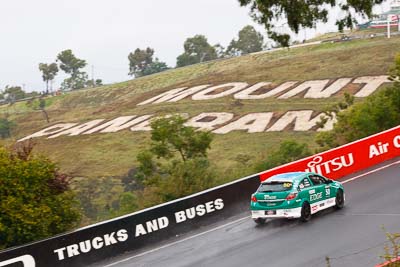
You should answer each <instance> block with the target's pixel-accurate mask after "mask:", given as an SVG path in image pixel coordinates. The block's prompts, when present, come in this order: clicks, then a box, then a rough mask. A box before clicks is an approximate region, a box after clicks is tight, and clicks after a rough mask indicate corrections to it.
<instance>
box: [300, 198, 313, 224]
mask: <svg viewBox="0 0 400 267" xmlns="http://www.w3.org/2000/svg"><path fill="white" fill-rule="evenodd" d="M310 219H311V207H310V204H309V203H308V202H304V203H303V206H301V217H300V220H301V221H302V222H308V221H309V220H310Z"/></svg>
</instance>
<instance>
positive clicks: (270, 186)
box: [258, 182, 293, 192]
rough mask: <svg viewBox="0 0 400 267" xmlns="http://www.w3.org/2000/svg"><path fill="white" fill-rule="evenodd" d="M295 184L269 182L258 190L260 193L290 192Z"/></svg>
mask: <svg viewBox="0 0 400 267" xmlns="http://www.w3.org/2000/svg"><path fill="white" fill-rule="evenodd" d="M292 186H293V184H292V183H291V182H269V183H263V184H261V185H260V187H259V188H258V192H282V191H289V190H291V189H292Z"/></svg>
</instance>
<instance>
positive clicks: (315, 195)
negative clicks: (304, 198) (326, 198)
mask: <svg viewBox="0 0 400 267" xmlns="http://www.w3.org/2000/svg"><path fill="white" fill-rule="evenodd" d="M321 198H322V192H319V193H316V194H312V195H310V201H314V200H318V199H321Z"/></svg>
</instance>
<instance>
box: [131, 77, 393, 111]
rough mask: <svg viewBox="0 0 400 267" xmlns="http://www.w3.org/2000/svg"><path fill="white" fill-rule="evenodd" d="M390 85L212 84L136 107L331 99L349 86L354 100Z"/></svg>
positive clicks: (375, 80) (379, 80) (361, 81)
mask: <svg viewBox="0 0 400 267" xmlns="http://www.w3.org/2000/svg"><path fill="white" fill-rule="evenodd" d="M388 82H390V80H389V79H388V76H386V75H381V76H363V77H358V78H354V79H353V78H339V79H337V80H329V79H326V80H314V81H305V82H302V83H300V84H299V82H296V81H291V82H285V83H282V84H280V85H278V86H276V87H273V86H272V83H270V82H259V83H256V84H254V85H252V86H250V87H248V86H249V85H248V84H247V83H245V82H232V83H225V84H220V85H216V86H211V87H209V86H210V85H209V84H206V85H198V86H195V87H191V88H187V87H181V88H176V89H172V90H169V91H167V92H164V93H162V94H159V95H156V96H155V97H152V98H150V99H147V100H145V101H143V102H141V103H139V104H137V105H138V106H143V105H147V104H159V103H163V102H177V101H180V100H182V99H184V98H186V97H189V96H192V97H191V99H192V100H196V101H198V100H210V99H216V98H221V97H226V96H229V95H232V94H233V98H234V99H243V100H254V99H264V98H268V97H275V98H277V99H288V98H291V97H294V96H296V95H298V94H300V93H304V92H305V95H304V98H329V97H331V96H333V95H334V94H336V93H338V92H339V91H341V90H342V89H344V88H345V87H346V86H348V85H350V84H352V85H355V86H358V87H359V88H358V90H357V92H356V93H355V94H354V96H355V97H366V96H369V95H370V94H372V93H373V92H374V91H375V90H376V89H378V88H379V86H381V85H382V84H384V83H388ZM295 85H297V86H295ZM294 86H295V87H294ZM262 89H263V90H262ZM260 90H262V91H263V92H262V93H257V91H260ZM265 91H266V92H265Z"/></svg>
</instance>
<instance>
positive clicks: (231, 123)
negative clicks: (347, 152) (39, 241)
mask: <svg viewBox="0 0 400 267" xmlns="http://www.w3.org/2000/svg"><path fill="white" fill-rule="evenodd" d="M313 112H314V111H313V110H299V111H288V112H286V113H285V114H283V115H281V117H280V118H279V119H278V120H277V121H276V122H275V123H274V124H272V126H271V127H270V128H269V129H268V124H270V121H271V119H272V117H274V112H260V113H250V114H247V115H244V116H242V117H239V118H235V115H234V114H233V113H228V112H206V113H201V114H199V115H197V116H195V117H193V118H191V119H190V118H189V119H188V122H187V123H186V125H189V126H192V127H195V128H198V129H199V130H213V133H217V134H226V133H229V132H232V131H243V130H244V131H246V132H248V133H259V132H265V131H267V132H270V131H282V130H283V129H285V128H287V127H288V126H289V125H290V124H291V123H292V122H293V121H294V129H293V130H294V131H308V130H310V129H312V128H313V127H314V126H315V123H316V122H317V121H318V120H319V117H320V116H322V113H321V114H318V115H316V116H315V117H314V118H313V119H311V115H312V114H313ZM180 115H181V116H183V117H187V114H185V113H183V114H180ZM153 116H154V114H150V115H142V116H140V117H138V118H136V119H133V120H132V121H128V122H126V124H127V125H128V124H129V126H131V125H132V124H134V123H136V124H135V125H133V126H132V127H131V128H129V129H130V131H132V132H137V131H151V127H150V122H151V120H152V119H154V118H152V117H153ZM276 116H277V114H276ZM132 117H136V116H132ZM124 120H127V116H123V117H119V118H116V119H113V120H111V121H108V122H105V123H103V124H101V125H98V123H99V122H101V121H103V119H100V120H93V121H89V122H86V123H83V124H81V125H78V126H75V125H76V123H60V124H56V125H54V126H50V127H48V128H46V129H43V130H41V131H39V132H36V133H34V134H32V135H29V136H26V137H24V138H22V139H20V140H18V142H20V141H23V140H26V139H30V138H34V137H41V136H49V137H48V138H56V137H59V136H62V135H69V136H74V135H80V134H82V135H84V134H96V133H108V132H117V131H120V130H123V129H126V128H127V127H125V124H122V125H120V126H119V127H117V128H111V129H110V131H104V130H103V131H99V130H100V129H104V128H106V127H109V126H110V125H111V127H114V126H115V125H117V123H115V122H116V121H117V122H119V123H121V122H122V121H124ZM111 122H114V123H115V124H114V123H113V124H112V123H111ZM226 123H228V124H227V125H225V126H222V127H218V126H219V125H223V124H226ZM333 123H334V121H329V120H328V122H327V123H326V124H325V127H324V128H323V129H320V130H322V131H328V130H331V129H332V126H333ZM72 126H75V127H73V128H71V127H72ZM60 129H61V130H60ZM106 129H108V128H106ZM111 130H112V131H111Z"/></svg>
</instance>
